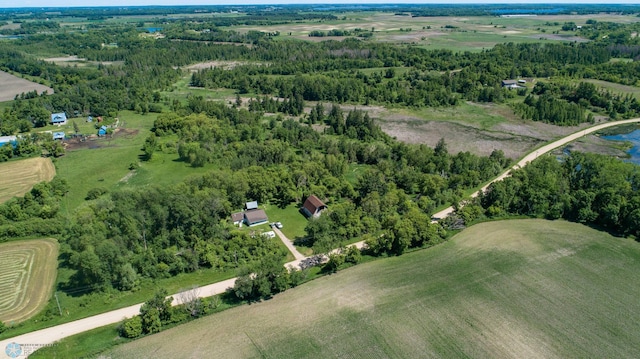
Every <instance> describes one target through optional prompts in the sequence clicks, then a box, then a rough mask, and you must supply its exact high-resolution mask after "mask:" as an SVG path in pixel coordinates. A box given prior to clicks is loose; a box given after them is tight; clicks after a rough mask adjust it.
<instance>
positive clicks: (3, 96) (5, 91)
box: [0, 71, 53, 102]
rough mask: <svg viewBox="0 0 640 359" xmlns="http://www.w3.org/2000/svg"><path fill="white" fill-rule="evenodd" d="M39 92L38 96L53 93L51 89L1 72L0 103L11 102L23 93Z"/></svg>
mask: <svg viewBox="0 0 640 359" xmlns="http://www.w3.org/2000/svg"><path fill="white" fill-rule="evenodd" d="M34 90H35V91H37V92H38V94H41V93H43V92H44V91H47V93H50V94H51V93H53V89H52V88H51V87H48V86H45V85H40V84H38V83H35V82H31V81H29V80H25V79H23V78H20V77H17V76H14V75H12V74H10V73H7V72H4V71H0V102H4V101H11V100H13V99H14V98H15V97H16V95H20V94H21V93H23V92H24V93H27V92H30V91H34Z"/></svg>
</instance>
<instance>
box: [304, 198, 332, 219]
mask: <svg viewBox="0 0 640 359" xmlns="http://www.w3.org/2000/svg"><path fill="white" fill-rule="evenodd" d="M325 209H327V205H326V204H324V202H322V201H321V200H320V199H319V198H318V197H316V196H314V195H311V196H309V198H307V200H306V201H304V205H302V212H303V213H304V215H305V216H307V217H313V218H317V217H320V214H321V213H322V211H324V210H325Z"/></svg>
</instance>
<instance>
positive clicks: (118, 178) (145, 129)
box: [57, 111, 211, 212]
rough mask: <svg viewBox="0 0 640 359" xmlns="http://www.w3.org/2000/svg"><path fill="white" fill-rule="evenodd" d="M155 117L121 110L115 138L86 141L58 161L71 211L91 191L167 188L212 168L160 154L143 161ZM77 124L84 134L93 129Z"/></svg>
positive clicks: (66, 204)
mask: <svg viewBox="0 0 640 359" xmlns="http://www.w3.org/2000/svg"><path fill="white" fill-rule="evenodd" d="M156 117H157V116H156V115H155V114H147V115H140V114H136V113H133V112H130V111H122V113H121V114H120V117H119V118H120V121H121V127H120V128H121V130H122V131H121V132H119V133H117V134H116V135H115V136H114V137H113V138H101V139H95V140H94V141H87V142H85V143H84V147H83V148H78V149H71V150H67V152H66V154H65V156H63V157H61V158H59V159H58V162H57V167H58V174H59V176H60V177H61V178H64V179H66V180H67V182H68V183H69V187H70V190H69V193H68V194H67V196H65V198H64V199H63V202H64V207H65V208H66V209H67V210H68V211H69V212H71V211H73V210H74V209H75V208H77V207H78V206H79V205H81V204H82V203H83V202H84V198H85V196H86V195H87V192H88V191H89V190H90V189H92V188H96V187H104V188H106V189H107V190H115V189H118V188H126V187H141V186H147V185H152V184H155V185H161V186H166V185H171V184H175V183H177V182H180V181H182V180H184V179H185V178H186V177H189V176H191V175H197V174H202V173H204V172H206V171H208V170H210V169H211V166H205V167H200V168H193V167H191V166H189V165H188V164H186V163H184V162H182V161H179V160H178V155H177V154H168V153H161V152H157V153H156V154H154V157H153V158H152V159H151V161H142V159H141V157H140V156H141V155H142V145H143V143H144V140H145V138H146V137H147V136H148V135H149V133H150V129H151V127H152V126H153V121H155V119H156ZM78 125H79V126H83V127H81V130H82V131H83V133H84V132H86V131H89V130H90V127H91V126H92V125H91V124H86V123H82V120H80V119H78ZM68 126H72V125H68ZM87 126H88V128H87V129H85V127H87ZM131 164H138V165H139V168H138V169H136V170H134V171H132V170H130V169H129V166H130V165H131Z"/></svg>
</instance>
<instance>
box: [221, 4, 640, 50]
mask: <svg viewBox="0 0 640 359" xmlns="http://www.w3.org/2000/svg"><path fill="white" fill-rule="evenodd" d="M339 17H340V20H333V21H305V22H299V23H292V24H283V25H267V26H244V25H242V26H235V27H232V28H233V29H235V30H237V31H240V32H245V31H249V30H256V31H279V32H280V33H281V34H282V35H281V36H280V37H281V38H283V39H284V38H297V39H301V40H308V41H323V40H327V39H333V40H341V39H344V37H331V38H318V37H309V36H308V35H309V33H310V32H311V31H315V30H319V31H328V30H332V29H340V30H353V29H356V28H360V29H363V30H367V31H370V30H372V29H373V31H374V37H373V39H374V40H375V41H383V42H394V43H408V44H414V45H417V46H422V47H425V48H428V49H448V50H453V51H481V50H482V49H489V48H491V47H493V46H495V45H496V44H499V43H505V42H517V43H522V42H542V43H545V42H549V41H574V40H581V39H579V38H576V37H575V35H576V33H575V32H572V31H561V28H562V24H563V23H564V22H567V21H573V22H575V23H576V24H577V25H584V24H585V23H586V21H587V20H588V19H596V20H597V21H612V22H619V23H630V22H637V21H639V19H638V18H637V17H634V16H632V15H631V16H629V15H609V14H591V15H588V16H580V15H556V16H554V15H549V16H535V17H527V18H503V17H495V16H469V17H456V16H433V17H411V16H399V15H394V14H391V13H389V12H367V11H362V12H353V13H349V12H346V13H342V14H340V15H339ZM556 31H557V32H558V33H557V34H554V32H556ZM289 34H290V35H289Z"/></svg>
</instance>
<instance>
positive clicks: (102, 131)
mask: <svg viewBox="0 0 640 359" xmlns="http://www.w3.org/2000/svg"><path fill="white" fill-rule="evenodd" d="M106 135H107V126H100V129H98V136H106Z"/></svg>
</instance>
